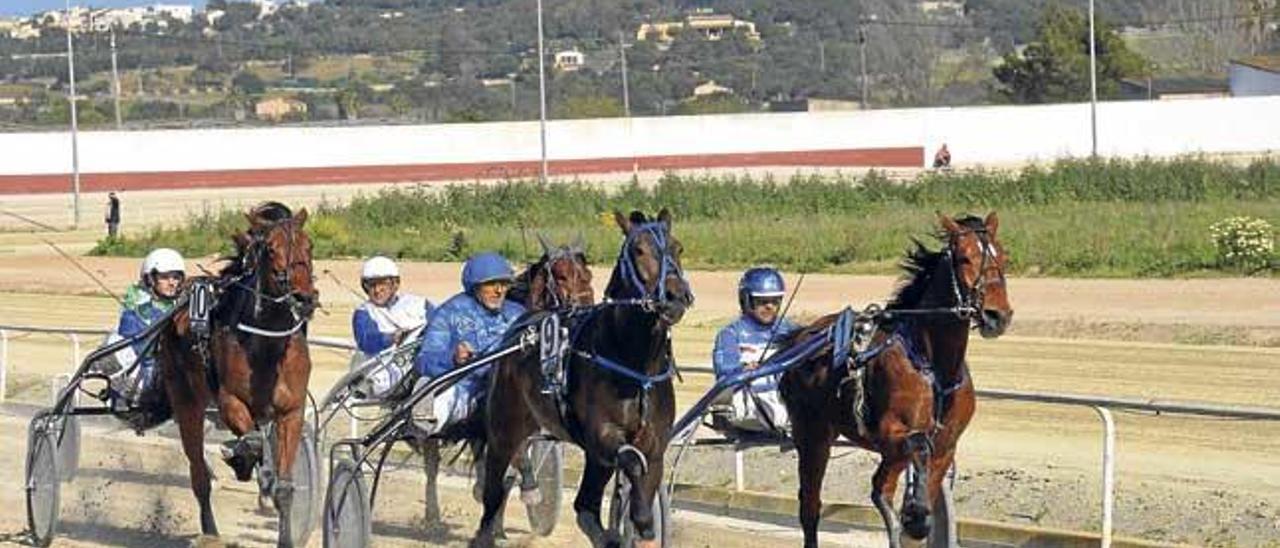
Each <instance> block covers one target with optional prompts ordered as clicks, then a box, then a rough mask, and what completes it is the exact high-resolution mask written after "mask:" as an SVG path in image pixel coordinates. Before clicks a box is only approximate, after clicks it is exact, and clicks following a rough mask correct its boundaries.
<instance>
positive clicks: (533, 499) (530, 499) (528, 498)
mask: <svg viewBox="0 0 1280 548" xmlns="http://www.w3.org/2000/svg"><path fill="white" fill-rule="evenodd" d="M532 449H533V443H532V442H529V441H526V442H525V444H524V447H522V448H521V449H520V450H519V451H516V460H515V468H516V471H518V472H519V473H520V502H522V503H524V505H525V506H533V505H535V504H538V503H540V502H542V493H541V492H539V491H538V473H537V471H536V470H534V468H533V464H534V463H533V459H531V458H529V457H530V456H531V455H530V453H529V452H530V451H531V450H532Z"/></svg>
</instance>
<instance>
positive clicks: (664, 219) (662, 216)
mask: <svg viewBox="0 0 1280 548" xmlns="http://www.w3.org/2000/svg"><path fill="white" fill-rule="evenodd" d="M658 221H659V222H661V223H662V224H664V225H667V228H671V211H670V210H668V209H667V208H665V207H664V208H662V211H659V212H658Z"/></svg>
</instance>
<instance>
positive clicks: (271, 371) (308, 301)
mask: <svg viewBox="0 0 1280 548" xmlns="http://www.w3.org/2000/svg"><path fill="white" fill-rule="evenodd" d="M246 217H247V218H248V220H249V230H248V231H246V232H244V233H240V234H236V235H235V236H234V240H235V243H236V248H237V254H236V256H235V257H232V258H231V260H230V264H229V265H227V266H226V267H225V268H224V269H223V270H222V271H221V272H220V273H219V275H218V276H217V277H212V278H209V277H201V278H195V279H192V280H190V281H189V282H188V284H187V285H186V287H185V291H186V297H187V299H185V300H184V302H189V301H194V300H198V299H202V298H203V297H201V296H200V295H201V292H202V289H201V288H203V291H204V292H205V294H206V295H211V296H212V299H211V300H212V303H211V304H212V307H211V308H210V312H209V314H208V317H207V322H205V321H201V320H203V319H205V318H201V317H193V313H192V309H191V308H184V309H181V310H179V311H178V313H176V314H175V316H174V321H173V323H172V324H171V326H169V327H168V328H166V329H165V330H164V331H163V332H162V333H161V335H160V342H159V358H160V363H161V364H162V368H163V369H162V374H163V376H164V381H165V387H166V390H167V392H168V395H169V401H170V402H171V404H172V406H173V412H174V419H175V421H176V422H177V423H178V429H179V432H180V433H181V436H182V449H183V451H184V452H185V453H186V455H187V460H188V464H189V465H190V472H191V489H192V491H194V492H195V496H196V501H197V502H199V504H200V531H201V533H202V534H204V535H212V536H217V534H218V526H217V524H216V523H215V522H214V516H213V509H212V507H211V506H210V503H209V491H210V483H209V480H210V477H209V476H210V474H209V468H208V466H207V464H206V463H205V458H204V419H205V410H206V409H207V408H208V406H209V403H210V402H216V405H217V408H218V412H219V417H220V418H221V420H222V422H223V423H225V424H226V425H227V427H228V428H230V429H231V431H232V432H233V433H235V435H236V436H238V437H239V438H240V440H239V441H240V444H239V445H237V451H236V452H235V453H234V454H233V455H232V456H231V457H229V458H228V459H227V462H228V464H230V465H231V466H232V468H233V469H235V473H236V478H237V479H238V480H240V481H248V480H249V479H250V478H251V476H252V473H253V468H254V466H255V465H257V464H258V461H259V460H261V455H262V454H263V448H262V446H261V444H262V443H264V442H263V439H264V438H265V436H261V435H256V438H249V437H246V434H249V433H250V432H253V431H255V430H257V429H258V428H259V427H260V426H265V425H266V424H268V423H270V422H274V423H275V429H276V435H275V436H274V437H275V439H276V441H277V443H278V447H276V448H275V450H274V451H272V454H273V455H274V457H275V460H274V462H272V463H268V464H269V467H270V468H271V469H272V470H273V471H274V472H275V482H274V486H273V489H272V492H271V494H272V499H273V501H274V503H275V506H276V511H277V512H278V514H279V518H280V520H279V521H280V526H279V532H278V537H277V544H278V545H279V546H292V544H293V543H294V542H295V540H296V539H297V538H298V537H299V536H300V535H305V533H306V532H305V531H291V527H290V524H291V520H290V513H289V512H290V508H291V506H292V502H293V482H292V480H291V478H292V477H293V476H292V470H293V463H294V459H295V457H296V455H297V452H298V451H297V450H298V444H299V442H300V440H301V435H302V429H303V424H302V423H303V415H304V404H305V402H306V400H307V383H308V381H309V380H310V377H311V357H310V354H309V353H308V350H307V333H306V324H307V322H308V321H309V319H310V317H311V314H312V313H313V311H314V310H315V307H316V303H317V302H318V296H319V295H318V292H317V291H316V288H315V286H314V285H313V277H312V264H311V239H310V238H309V237H308V236H307V233H306V232H304V231H303V225H304V224H305V223H306V221H307V211H306V210H305V209H304V210H302V211H300V212H298V213H297V214H296V215H295V214H293V213H292V212H291V211H290V210H289V208H287V207H285V206H284V205H283V204H279V203H275V202H268V203H265V204H262V205H260V206H258V207H256V208H254V209H253V210H252V211H250V213H249V214H248V215H246ZM250 439H256V444H254V443H248V440H250Z"/></svg>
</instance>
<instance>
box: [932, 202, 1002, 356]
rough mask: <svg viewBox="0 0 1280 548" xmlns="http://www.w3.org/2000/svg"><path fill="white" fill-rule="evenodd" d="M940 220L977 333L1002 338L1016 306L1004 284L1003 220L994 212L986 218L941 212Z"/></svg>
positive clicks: (955, 277)
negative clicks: (1011, 303) (1011, 301)
mask: <svg viewBox="0 0 1280 548" xmlns="http://www.w3.org/2000/svg"><path fill="white" fill-rule="evenodd" d="M938 223H939V225H940V226H941V227H942V230H943V238H944V239H945V240H946V242H947V250H946V251H945V253H946V255H947V256H948V257H949V258H950V259H951V264H950V266H951V270H952V280H953V282H954V283H953V287H954V288H955V292H956V297H957V300H958V301H959V303H958V304H960V305H961V306H963V307H966V308H968V309H969V311H970V313H972V314H973V321H974V323H975V324H976V325H977V327H978V333H980V334H981V335H982V336H983V337H986V338H993V337H999V336H1000V335H1001V334H1003V333H1004V332H1005V330H1006V329H1008V328H1009V324H1010V323H1011V322H1012V321H1013V307H1012V306H1011V305H1010V304H1009V294H1008V292H1007V290H1006V286H1005V276H1004V271H1005V266H1006V265H1007V264H1008V255H1006V254H1005V252H1004V246H1002V245H1000V240H999V238H998V232H999V229H1000V219H999V217H997V216H996V213H995V212H994V211H993V212H991V214H989V215H987V218H986V219H985V220H984V219H980V218H978V217H972V216H970V217H964V218H962V219H958V220H957V219H952V218H951V217H948V216H946V215H943V214H942V213H938Z"/></svg>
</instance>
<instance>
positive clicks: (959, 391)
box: [780, 213, 1013, 547]
mask: <svg viewBox="0 0 1280 548" xmlns="http://www.w3.org/2000/svg"><path fill="white" fill-rule="evenodd" d="M939 222H940V225H941V228H942V231H941V232H940V233H939V237H940V238H941V239H942V240H943V241H944V242H945V246H944V247H943V249H942V250H941V251H936V252H935V251H930V250H929V249H927V248H926V247H925V246H924V245H923V244H920V243H919V242H917V243H916V249H915V250H914V251H913V252H911V253H910V254H909V255H908V256H907V258H906V262H905V264H904V269H905V270H906V271H907V273H908V279H907V281H906V283H905V284H904V285H903V286H902V287H901V288H899V290H898V292H897V294H896V295H895V296H894V298H893V299H892V300H891V301H890V302H889V304H888V306H886V307H885V310H884V311H883V312H882V313H878V314H873V315H872V317H871V318H869V319H871V320H873V321H874V322H875V325H876V330H875V332H874V333H873V334H872V336H871V339H870V343H869V345H868V347H867V349H866V350H864V351H863V352H861V353H859V354H858V355H857V356H849V351H848V350H844V351H840V349H838V348H836V347H835V345H830V346H828V348H826V349H824V350H822V351H820V352H819V353H818V354H816V355H814V356H813V357H812V358H810V359H809V360H808V362H807V363H805V364H803V365H801V366H799V367H797V368H795V369H793V370H791V371H788V372H787V373H786V374H784V375H783V377H782V381H781V387H780V389H781V391H782V396H783V399H784V400H785V401H786V404H787V410H788V411H789V412H790V414H791V420H792V425H793V426H792V428H793V436H794V439H795V444H796V449H797V452H798V454H799V460H800V462H799V469H800V470H799V475H800V524H801V526H802V527H803V529H804V540H805V542H804V543H805V546H808V547H816V546H817V545H818V519H819V517H820V513H821V510H822V499H821V492H822V481H823V475H824V474H825V473H826V469H827V461H828V459H829V457H830V456H831V445H832V443H833V442H834V441H835V440H836V437H837V436H844V437H845V438H847V439H849V440H850V441H852V442H853V443H855V444H857V445H859V446H861V447H863V448H865V449H868V450H871V451H875V452H877V453H879V454H880V456H881V460H880V465H879V467H878V468H877V469H876V472H875V475H874V477H873V478H872V482H871V483H872V484H871V500H872V502H873V503H874V504H875V506H876V509H877V510H879V512H880V515H881V517H883V519H884V523H885V528H886V530H887V532H888V535H889V544H890V546H893V547H897V546H899V545H900V536H901V533H902V531H903V529H905V531H906V533H907V534H908V535H909V536H911V537H912V538H915V539H923V538H925V537H927V536H929V534H930V529H932V528H933V519H932V517H931V513H932V512H933V511H934V510H935V509H938V508H939V506H938V505H939V504H940V503H941V504H946V502H945V500H943V499H942V498H941V493H942V481H943V477H944V476H945V474H946V472H947V470H948V469H949V468H951V465H952V463H953V461H954V459H955V451H956V444H957V442H958V441H959V439H960V436H961V434H963V433H964V430H965V428H966V427H967V426H968V424H969V420H970V419H971V418H972V417H973V413H974V406H975V398H974V388H973V381H972V378H971V377H970V375H969V367H968V365H967V364H966V362H965V349H966V347H967V345H968V342H969V327H970V325H971V324H973V325H975V326H976V327H977V329H978V332H979V333H981V334H982V336H983V337H997V336H999V335H1000V334H1002V333H1004V331H1005V329H1006V328H1007V327H1008V326H1009V323H1010V322H1011V321H1012V318H1013V309H1012V308H1011V307H1010V305H1009V297H1008V295H1007V293H1006V290H1005V277H1004V268H1005V264H1006V262H1007V259H1006V256H1005V253H1004V249H1003V248H1002V247H1001V245H1000V242H999V240H998V239H997V231H998V229H999V220H998V219H997V217H996V214H995V213H992V214H991V215H989V216H988V217H987V218H986V220H985V221H984V220H982V219H980V218H977V217H966V218H963V219H960V220H958V221H957V220H953V219H951V218H949V217H946V216H943V215H941V214H939ZM835 323H836V316H835V315H832V316H827V317H824V318H821V319H819V320H817V321H816V322H814V323H813V324H812V325H809V326H807V327H805V328H804V329H802V330H799V331H798V332H797V334H795V335H793V336H792V337H791V339H790V340H791V341H793V343H794V342H799V341H803V340H807V339H808V338H809V336H811V335H813V334H815V333H818V332H820V331H822V330H824V329H827V328H828V327H829V326H831V325H832V324H835ZM833 353H834V354H836V355H837V356H838V357H836V358H834V359H833ZM908 466H910V467H911V468H912V471H913V474H912V476H913V478H914V479H913V481H912V482H911V483H910V484H909V485H908V487H907V495H906V496H904V498H903V506H902V516H901V522H902V523H901V527H900V526H899V523H898V518H897V516H896V514H895V512H894V510H893V508H892V503H893V497H894V492H895V490H896V489H897V484H898V477H899V476H900V475H901V474H902V472H903V471H904V470H906V469H907V468H908Z"/></svg>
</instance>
